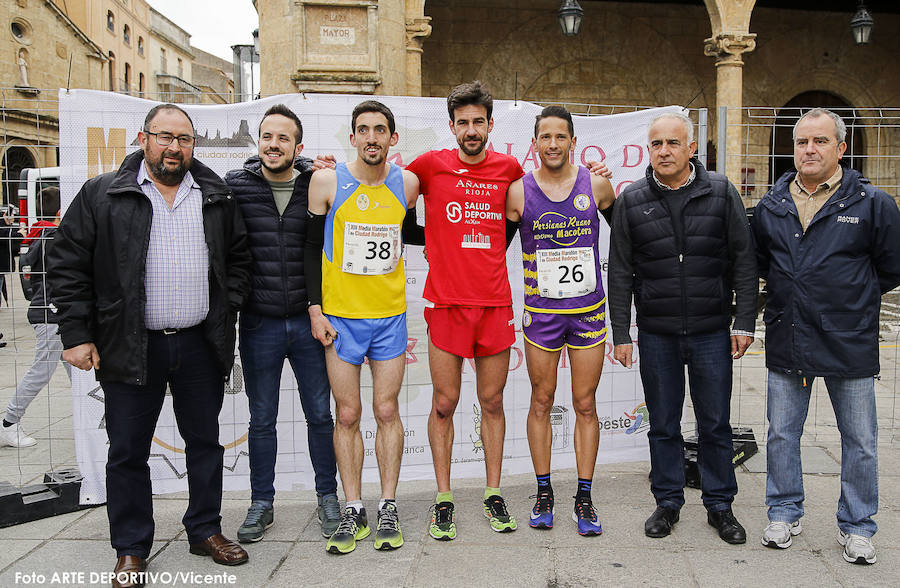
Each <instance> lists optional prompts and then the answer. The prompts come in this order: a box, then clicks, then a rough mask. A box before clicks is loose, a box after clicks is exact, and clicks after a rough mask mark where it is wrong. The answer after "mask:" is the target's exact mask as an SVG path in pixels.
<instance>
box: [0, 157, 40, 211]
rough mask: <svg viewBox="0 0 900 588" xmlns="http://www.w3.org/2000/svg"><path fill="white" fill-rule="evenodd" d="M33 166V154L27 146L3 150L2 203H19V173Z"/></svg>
mask: <svg viewBox="0 0 900 588" xmlns="http://www.w3.org/2000/svg"><path fill="white" fill-rule="evenodd" d="M29 167H35V162H34V155H33V154H32V153H31V151H30V150H29V149H28V148H27V147H17V146H13V147H9V148H8V149H7V150H6V151H4V152H3V159H2V170H3V178H2V184H3V203H4V204H15V205H16V206H18V205H19V196H18V187H19V174H20V173H21V172H22V170H23V169H25V168H29Z"/></svg>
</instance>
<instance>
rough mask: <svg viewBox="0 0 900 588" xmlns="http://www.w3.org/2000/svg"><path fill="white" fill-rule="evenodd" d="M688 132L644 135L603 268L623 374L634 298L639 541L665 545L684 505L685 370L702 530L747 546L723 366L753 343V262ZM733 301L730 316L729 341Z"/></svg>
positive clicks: (660, 126)
mask: <svg viewBox="0 0 900 588" xmlns="http://www.w3.org/2000/svg"><path fill="white" fill-rule="evenodd" d="M693 130H694V129H693V126H692V125H691V121H690V119H688V118H687V117H686V116H684V115H682V114H674V113H673V114H663V115H661V116H659V117H657V118H656V119H655V120H654V121H653V122H652V123H650V127H649V130H648V139H649V140H648V143H649V145H648V150H649V152H650V166H649V167H648V168H647V174H646V177H644V178H642V179H640V180H638V181H637V182H635V183H633V184H631V185H630V186H628V187H627V188H626V189H625V190H624V191H623V192H622V194H621V195H620V196H619V198H617V199H616V203H615V205H614V206H615V208H614V210H613V222H612V236H611V239H610V256H609V309H610V318H611V322H612V328H613V343H614V345H615V347H614V355H615V359H616V360H617V361H619V362H620V363H622V365H624V366H626V367H631V365H632V352H633V349H632V341H631V333H630V327H631V297H632V294H634V300H635V306H636V307H637V327H638V342H639V343H640V349H641V362H640V371H641V381H642V382H643V385H644V397H645V400H646V402H647V409H648V411H649V413H650V432H649V433H648V435H647V436H648V439H649V441H650V465H651V468H652V469H651V476H650V488H651V491H652V492H653V496H654V498H655V499H656V504H657V509H656V511H655V512H654V513H653V514H652V515H651V516H650V518H649V519H647V522H646V523H645V525H644V533H645V534H646V535H647V536H648V537H665V536H666V535H668V534H669V533H670V532H671V530H672V526H673V525H674V524H675V523H676V522H677V521H678V516H679V511H680V509H681V507H682V506H683V505H684V466H683V464H684V445H683V443H684V441H683V439H682V436H681V422H680V421H681V412H682V406H683V404H684V366H685V364H687V366H688V375H689V377H690V390H691V398H692V399H693V404H694V414H695V415H696V418H697V428H698V433H699V438H700V440H699V443H700V446H699V459H698V462H699V466H700V479H701V485H702V489H703V496H702V498H703V504H704V506H706V509H707V513H708V514H707V522H709V524H710V525H711V526H713V527H715V528H716V529H717V531H718V533H719V537H721V538H722V540H724V541H726V542H728V543H744V542H745V541H746V533H745V531H744V528H743V527H742V526H741V525H740V523H738V521H737V519H735V517H734V513H733V512H732V509H731V504H732V502H733V501H734V496H735V494H737V481H736V479H735V476H734V467H733V466H732V458H733V455H734V453H733V449H732V445H731V424H730V422H729V417H730V401H731V373H732V365H731V364H732V360H733V359H738V358H739V357H741V356H742V355H743V354H744V351H746V349H747V347H748V346H749V345H750V343H752V342H753V326H754V320H755V316H756V292H757V286H758V283H757V275H756V262H755V258H754V254H753V249H752V246H751V241H750V230H749V228H748V225H747V219H746V216H745V214H744V206H743V203H742V202H741V198H740V196H739V195H738V193H737V190H736V189H735V188H734V186H732V185H731V183H730V182H729V181H728V179H727V178H726V177H724V176H721V175H719V174H713V173H708V172H707V171H706V170H705V169H704V168H703V166H702V165H701V164H700V162H699V161H697V160H696V159H694V158H693V156H694V152H695V151H696V148H697V143H696V142H695V141H694V140H693ZM733 295H736V304H737V310H736V315H735V320H734V326H733V327H732V329H731V331H730V333H729V326H730V325H731V301H732V297H733Z"/></svg>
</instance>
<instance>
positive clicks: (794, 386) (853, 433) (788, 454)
mask: <svg viewBox="0 0 900 588" xmlns="http://www.w3.org/2000/svg"><path fill="white" fill-rule="evenodd" d="M814 379H815V378H813V377H809V376H807V378H806V386H804V385H803V383H804V382H803V378H802V377H801V376H798V375H796V374H785V373H781V372H778V371H775V370H769V384H768V409H767V415H768V417H769V437H768V440H767V441H766V465H767V469H768V472H769V473H768V475H767V476H766V506H768V507H769V520H770V521H784V522H789V523H790V522H793V521H796V520H798V519H799V518H800V517H802V516H803V497H804V496H803V473H802V468H801V465H800V436H801V435H802V434H803V424H804V423H805V422H806V415H807V413H808V412H809V396H810V391H811V390H812V384H813V380H814ZM825 387H826V388H827V389H828V395H829V396H830V397H831V406H832V407H833V408H834V416H835V417H836V418H837V425H838V430H839V431H840V433H841V497H840V499H839V500H838V509H837V520H838V527H840V529H841V530H842V531H844V532H845V533H854V534H856V535H863V536H865V537H871V536H872V535H874V534H875V531H877V530H878V525H876V524H875V521H873V520H872V516H873V515H874V514H875V513H876V512H878V420H877V419H876V417H875V379H874V378H872V377H868V378H838V377H826V378H825Z"/></svg>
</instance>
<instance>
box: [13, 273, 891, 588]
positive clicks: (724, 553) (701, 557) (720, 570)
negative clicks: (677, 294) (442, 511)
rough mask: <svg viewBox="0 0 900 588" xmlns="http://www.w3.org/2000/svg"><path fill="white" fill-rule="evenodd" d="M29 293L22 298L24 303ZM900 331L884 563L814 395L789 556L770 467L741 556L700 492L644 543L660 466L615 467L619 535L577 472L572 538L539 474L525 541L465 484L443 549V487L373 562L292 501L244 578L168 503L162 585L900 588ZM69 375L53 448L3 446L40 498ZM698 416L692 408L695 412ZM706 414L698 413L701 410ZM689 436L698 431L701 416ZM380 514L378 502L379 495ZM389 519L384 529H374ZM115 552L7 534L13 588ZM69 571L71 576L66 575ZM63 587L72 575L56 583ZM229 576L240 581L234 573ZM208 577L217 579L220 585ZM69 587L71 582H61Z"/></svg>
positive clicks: (884, 496) (77, 535)
mask: <svg viewBox="0 0 900 588" xmlns="http://www.w3.org/2000/svg"><path fill="white" fill-rule="evenodd" d="M17 290H18V288H13V291H14V292H15V291H17ZM13 302H14V304H15V305H16V306H17V308H14V309H12V310H7V309H6V308H3V309H2V310H0V332H3V333H5V335H6V338H5V339H4V340H6V341H9V346H8V347H6V348H5V349H0V402H5V401H6V400H7V399H8V398H9V396H10V395H11V393H12V390H13V388H14V386H15V381H16V379H17V378H18V377H21V374H22V373H24V369H26V368H27V365H28V364H29V363H30V354H31V349H32V348H33V332H32V331H31V329H30V327H29V326H28V324H27V322H25V321H24V302H23V301H21V299H15V298H14V300H13ZM896 339H897V332H896V331H888V332H887V333H885V337H884V340H883V341H882V369H883V373H882V379H881V380H879V381H878V382H877V383H876V395H877V398H878V409H879V435H880V441H881V443H880V447H879V451H880V478H881V479H880V484H879V486H880V498H881V510H880V512H879V514H878V516H877V517H876V521H877V522H878V524H879V526H880V531H879V533H878V534H877V535H876V537H875V544H876V547H877V553H878V563H877V564H875V565H873V566H856V565H851V564H847V563H846V562H844V561H843V559H842V558H841V547H840V546H839V545H838V543H837V541H836V537H837V526H836V524H835V519H834V511H835V509H836V501H837V498H838V495H839V493H840V477H839V471H840V469H839V460H840V443H839V437H838V435H837V433H836V429H835V426H834V417H833V414H832V413H831V407H830V405H829V402H828V398H827V394H825V392H824V388H822V389H818V390H816V391H815V392H814V398H813V400H812V402H811V406H810V416H809V421H808V423H807V429H806V434H805V436H804V443H805V446H804V469H805V476H804V482H805V487H806V492H807V501H806V507H807V508H806V510H807V514H806V516H805V517H804V519H803V527H804V531H803V534H802V535H800V536H798V537H796V538H795V539H794V545H793V546H792V547H791V548H790V549H788V550H784V551H782V550H773V549H767V548H764V547H763V546H761V545H760V542H759V536H760V533H761V531H762V529H763V527H764V526H765V524H766V513H765V506H764V488H765V458H764V455H763V454H762V453H760V454H758V455H757V456H755V457H753V458H752V459H750V460H749V461H748V462H746V463H745V464H743V465H741V466H739V467H738V469H737V473H738V484H739V487H740V493H739V494H738V496H737V499H736V501H735V505H734V509H735V513H736V515H737V517H738V519H739V520H740V521H741V522H742V523H743V524H744V526H745V527H746V528H747V531H748V541H747V544H746V545H742V546H732V545H728V544H726V543H724V542H722V541H721V540H719V538H718V537H717V535H716V534H715V531H714V530H713V529H712V528H711V527H709V526H708V525H707V524H706V516H705V511H704V509H703V507H702V504H701V502H700V495H699V491H697V490H693V489H686V498H687V504H686V505H685V507H684V509H683V510H682V515H681V521H680V522H679V523H678V524H677V525H676V527H675V531H674V533H673V534H672V535H671V536H669V537H667V538H665V539H650V538H647V537H645V536H644V534H643V522H644V520H645V519H646V518H647V516H648V515H649V514H650V513H651V512H652V510H653V504H652V499H651V496H650V492H649V485H648V481H647V473H648V470H649V464H648V463H647V462H635V463H620V464H599V465H598V466H597V469H596V473H595V476H594V488H593V497H594V502H595V505H596V506H597V508H598V511H599V515H600V518H601V521H602V523H603V527H604V533H603V535H602V536H599V537H581V536H579V535H577V534H576V533H575V530H574V524H573V523H572V522H571V519H570V512H571V510H570V509H571V507H572V500H571V499H570V496H571V494H572V493H574V486H575V484H574V479H575V473H574V472H573V471H572V470H562V471H555V472H554V474H553V478H554V488H555V490H556V495H557V497H558V502H557V517H556V519H557V521H556V527H555V528H554V529H552V530H548V531H537V530H534V529H531V528H529V527H528V526H527V517H528V511H529V509H530V507H531V504H532V502H531V500H530V499H529V495H531V494H533V492H534V478H533V476H531V475H516V476H512V475H509V476H504V479H503V488H504V495H505V497H506V499H507V502H508V504H509V506H510V511H511V512H512V514H513V515H515V516H517V518H518V519H519V524H520V527H519V530H518V531H516V532H515V533H508V534H498V533H494V532H492V531H491V530H490V527H489V525H488V523H487V521H486V520H485V519H484V517H483V516H482V512H481V506H480V502H481V501H480V497H481V493H482V487H483V486H482V485H483V480H481V479H465V480H457V481H455V482H454V494H455V496H456V503H457V525H458V531H459V536H458V538H457V539H456V540H455V541H451V542H438V541H434V540H432V539H431V538H430V537H428V535H427V522H428V516H429V515H428V509H429V507H430V505H431V502H432V501H433V499H434V483H433V482H432V481H418V482H401V484H400V490H399V495H398V505H399V509H400V515H401V522H402V525H403V529H404V538H405V540H406V544H405V545H404V546H403V547H402V548H401V549H399V550H397V551H394V552H379V551H375V550H374V549H373V548H372V545H373V543H372V538H371V537H370V538H368V539H366V540H364V541H362V542H361V543H360V545H359V546H358V548H357V550H356V551H355V552H353V553H351V554H348V555H345V556H335V555H331V554H328V553H326V552H325V549H324V545H325V544H324V540H323V539H322V537H321V535H320V533H319V528H318V521H317V520H316V516H315V506H316V500H315V495H314V493H313V492H311V491H302V492H301V491H297V492H279V493H278V498H277V501H276V505H275V506H276V513H275V521H276V522H275V525H274V526H273V527H272V528H271V529H270V530H269V531H268V533H267V534H266V536H265V539H264V540H263V541H261V542H259V543H256V544H252V545H249V546H247V549H248V551H249V553H250V558H251V559H250V562H249V563H248V564H247V565H243V566H239V567H236V568H227V567H223V566H218V565H215V564H214V563H213V562H212V561H211V560H209V559H207V558H201V557H197V556H194V555H191V554H189V553H188V546H187V541H186V537H185V534H184V530H183V528H182V526H181V523H180V519H181V516H182V514H183V512H184V510H185V508H186V505H187V499H186V495H185V494H170V495H163V496H158V497H156V499H155V501H154V506H155V513H156V514H155V518H156V525H157V528H156V542H155V544H154V546H153V554H152V556H151V560H150V569H149V571H151V572H158V573H159V575H158V576H157V578H156V580H157V581H156V582H154V583H150V584H149V585H153V586H163V585H174V586H187V585H199V586H202V585H217V586H317V585H327V586H347V585H350V586H353V585H360V586H363V585H364V586H438V585H440V586H469V585H472V586H516V587H525V586H592V585H600V584H605V585H613V586H634V585H642V586H643V585H647V586H666V587H669V586H671V587H676V586H715V587H718V586H768V585H779V586H813V587H816V588H821V587H823V586H897V585H898V584H900V581H898V580H897V578H898V577H900V506H898V505H900V484H898V482H900V449H898V447H900V445H898V443H897V442H896V441H895V438H896V431H898V430H900V425H898V423H897V416H896V414H897V411H898V409H897V408H896V406H895V404H896V402H895V399H896V395H897V392H898V390H897V381H898V379H900V378H898V368H897V363H898V354H900V352H898V346H897V340H896ZM67 384H68V382H67V381H66V378H65V375H64V372H63V370H58V372H57V374H56V376H55V377H54V380H53V382H52V385H51V388H50V390H49V392H48V391H44V392H42V393H41V395H39V396H38V399H37V400H36V401H35V403H34V404H33V405H32V407H31V408H30V409H29V412H28V415H26V418H25V429H26V431H28V432H29V433H31V434H32V435H33V436H35V437H36V438H38V440H39V443H38V445H36V446H35V447H33V448H29V449H26V450H22V451H16V450H14V449H11V448H0V480H6V481H10V482H12V483H13V484H16V485H24V484H29V483H34V482H35V481H38V480H39V479H40V477H41V476H42V474H43V472H45V471H47V470H48V469H49V468H48V464H51V465H52V466H54V467H57V468H59V467H66V466H71V465H74V464H75V458H74V441H73V438H72V411H71V401H70V399H69V391H68V387H67ZM688 405H690V402H688ZM688 414H689V415H690V411H688ZM732 414H733V422H734V423H735V424H741V425H745V426H751V427H753V430H754V432H755V434H756V439H757V441H758V442H759V443H760V444H761V445H763V441H764V437H765V424H764V423H765V370H764V367H763V355H762V349H761V343H759V342H757V343H755V344H754V347H753V348H752V353H751V354H750V355H748V357H747V358H746V359H745V360H743V361H742V362H740V364H739V365H738V367H736V370H735V395H734V400H733V408H732ZM686 428H687V429H692V418H691V417H690V416H689V417H688V422H687V427H686ZM363 496H364V497H365V498H366V499H367V500H366V505H367V507H368V510H369V512H370V513H372V514H373V515H374V510H375V508H376V506H377V504H376V502H375V499H376V498H377V496H378V489H377V487H375V486H373V485H366V486H365V487H364V491H363ZM248 502H249V493H248V492H226V493H225V500H224V503H223V508H222V516H223V529H224V531H225V534H226V535H227V536H229V537H232V538H234V537H235V535H236V530H237V527H238V526H239V525H240V523H241V521H242V520H243V516H244V514H245V512H246V507H247V506H248ZM373 518H374V517H373ZM114 562H115V553H114V552H113V550H112V548H111V547H110V546H109V528H108V524H107V519H106V511H105V509H104V508H103V507H100V508H92V509H88V510H83V511H79V512H74V513H69V514H65V515H61V516H57V517H52V518H47V519H43V520H39V521H34V522H31V523H25V524H21V525H17V526H13V527H8V528H5V529H0V586H4V587H5V586H21V585H56V586H74V585H87V586H95V585H96V586H101V585H109V580H108V577H107V578H104V577H102V574H104V573H107V574H108V573H109V572H111V571H112V567H113V565H114ZM65 573H68V574H70V575H69V576H67V577H66V576H64V575H63V574H65ZM54 574H57V577H56V578H54ZM226 574H227V575H228V577H226V576H225V575H226ZM207 575H209V576H208V577H207ZM54 579H56V580H58V582H56V583H52V582H53V580H54Z"/></svg>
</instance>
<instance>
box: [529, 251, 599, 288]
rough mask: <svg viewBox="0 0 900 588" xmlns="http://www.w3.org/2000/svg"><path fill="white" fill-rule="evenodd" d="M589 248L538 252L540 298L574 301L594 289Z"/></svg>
mask: <svg viewBox="0 0 900 588" xmlns="http://www.w3.org/2000/svg"><path fill="white" fill-rule="evenodd" d="M595 267H596V266H595V265H594V248H593V247H571V248H567V249H538V250H537V274H538V290H539V291H540V294H541V296H542V297H544V298H556V299H560V298H576V297H578V296H584V295H585V294H590V293H591V292H593V291H594V290H596V289H597V272H596V269H595Z"/></svg>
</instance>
